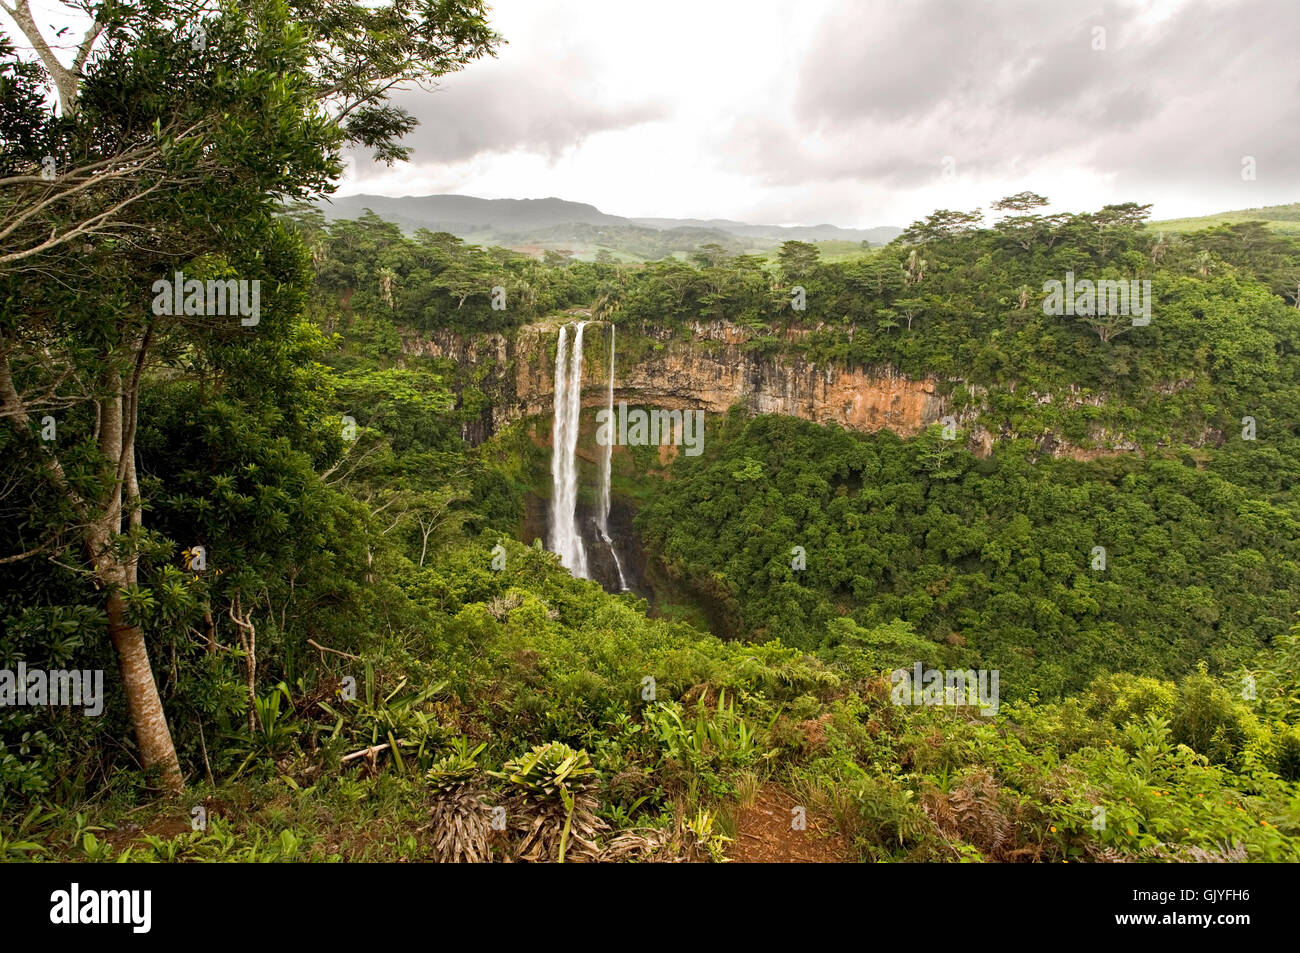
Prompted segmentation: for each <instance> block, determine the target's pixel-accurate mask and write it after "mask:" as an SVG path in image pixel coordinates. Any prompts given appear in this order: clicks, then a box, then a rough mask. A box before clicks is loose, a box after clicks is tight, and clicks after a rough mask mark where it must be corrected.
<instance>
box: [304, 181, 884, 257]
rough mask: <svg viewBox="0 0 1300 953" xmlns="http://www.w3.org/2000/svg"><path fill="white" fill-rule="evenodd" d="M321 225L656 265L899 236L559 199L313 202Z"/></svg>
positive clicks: (379, 198) (362, 197) (879, 241)
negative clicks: (653, 213) (706, 248)
mask: <svg viewBox="0 0 1300 953" xmlns="http://www.w3.org/2000/svg"><path fill="white" fill-rule="evenodd" d="M320 208H321V210H322V211H323V212H324V213H325V217H326V218H327V219H330V220H333V219H339V218H342V219H354V218H357V217H359V216H360V215H361V214H362V213H363V212H364V211H365V210H366V209H370V210H371V211H373V212H374V213H375V214H376V215H378V216H379V217H380V218H382V219H384V220H386V221H389V222H392V223H393V224H395V225H397V226H399V227H400V228H402V229H403V230H404V231H407V232H414V231H415V230H416V229H420V228H427V229H429V230H430V231H434V232H450V233H452V234H453V235H456V236H458V237H460V238H463V239H464V240H466V241H470V242H477V243H483V244H497V245H505V246H509V247H525V248H558V247H561V246H564V247H567V248H569V249H571V250H573V251H575V252H577V253H580V254H581V253H588V254H590V253H594V252H595V251H598V250H600V249H602V248H603V249H606V250H608V251H611V252H613V253H616V254H618V255H619V256H620V257H627V258H660V257H663V256H664V255H668V254H673V253H674V252H679V251H690V250H693V249H694V248H696V247H698V246H699V245H702V244H705V243H706V242H717V243H718V244H721V245H723V246H724V247H726V248H728V249H729V250H731V251H733V252H736V253H739V252H743V251H760V250H764V249H766V248H770V247H771V246H772V245H774V244H779V243H780V242H783V241H788V240H791V239H797V240H799V241H806V242H850V243H853V244H858V243H860V242H864V241H866V242H870V243H871V244H873V245H881V244H884V243H886V242H889V241H891V240H892V239H893V238H894V237H895V236H897V235H898V234H899V233H900V232H901V231H902V229H899V228H895V227H893V226H887V225H886V226H879V227H876V228H840V227H839V226H837V225H797V226H783V225H751V224H749V223H747V222H736V221H731V220H728V219H678V218H625V217H624V216H621V215H609V214H607V213H605V212H602V211H601V210H600V209H598V208H596V207H595V206H594V205H588V204H586V203H585V202H569V201H566V200H564V199H557V198H546V199H481V198H475V197H474V196H470V195H412V196H402V197H399V198H395V197H392V196H386V195H348V196H343V197H341V198H340V197H335V198H332V199H328V200H322V201H321V202H320Z"/></svg>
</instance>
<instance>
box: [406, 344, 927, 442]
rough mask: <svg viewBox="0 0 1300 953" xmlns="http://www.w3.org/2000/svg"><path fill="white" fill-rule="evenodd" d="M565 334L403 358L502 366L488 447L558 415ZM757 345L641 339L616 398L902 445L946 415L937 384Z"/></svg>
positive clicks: (604, 347)
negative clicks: (853, 433) (767, 418)
mask: <svg viewBox="0 0 1300 953" xmlns="http://www.w3.org/2000/svg"><path fill="white" fill-rule="evenodd" d="M557 328H558V326H557V325H531V326H528V327H525V328H521V329H520V331H519V333H518V335H517V336H516V338H515V340H514V341H510V340H509V339H507V338H505V337H504V336H502V335H499V334H486V335H481V336H477V337H473V338H469V339H466V338H462V337H460V336H458V335H455V334H451V333H450V332H442V331H437V332H426V333H423V334H418V335H417V334H411V335H408V336H406V337H405V338H404V339H403V351H404V353H407V354H412V355H417V354H418V355H425V356H431V357H445V358H450V359H452V360H455V361H456V362H457V363H459V364H462V365H470V366H474V365H479V364H482V363H483V362H485V361H491V362H493V364H494V365H495V367H496V368H497V375H498V377H497V379H496V385H497V390H498V393H496V394H493V395H492V396H493V406H492V408H491V410H490V412H489V415H490V419H485V420H484V421H482V429H483V430H484V431H485V432H484V433H482V434H479V435H478V436H479V438H480V439H482V438H484V437H486V436H488V435H490V434H491V433H494V432H495V431H496V430H498V429H499V428H500V427H502V426H504V425H506V424H508V423H510V422H512V421H514V420H518V419H520V418H523V417H529V416H533V415H537V414H549V413H550V412H551V408H552V401H553V398H554V381H553V380H552V378H553V376H554V361H555V341H556V334H557ZM593 331H595V332H597V333H592V332H593ZM600 331H601V326H600V325H599V324H596V325H595V326H594V327H592V328H590V329H589V330H588V332H587V334H588V337H587V345H586V348H585V352H584V353H585V365H584V387H583V397H582V404H583V406H584V407H603V406H604V405H605V400H606V386H607V383H606V382H607V380H608V374H609V365H608V354H609V351H608V346H609V345H608V341H609V339H608V337H606V336H605V335H604V334H603V333H600ZM749 336H750V334H749V332H748V330H747V329H745V328H741V327H738V326H736V325H731V324H728V323H725V322H713V323H709V324H697V325H695V326H694V327H693V328H692V337H691V339H689V340H682V339H668V340H663V339H660V340H657V341H655V343H654V346H653V348H651V349H646V348H645V347H644V344H645V340H644V339H641V340H640V341H639V342H638V344H639V346H640V348H641V349H642V350H645V351H646V353H644V354H637V355H632V356H630V359H629V356H628V355H624V354H621V353H620V354H619V355H618V356H617V363H618V370H617V373H616V376H615V389H614V399H615V401H616V402H618V401H626V402H627V403H628V404H629V405H632V406H645V407H662V408H666V409H669V410H678V409H680V410H687V409H698V410H704V411H706V412H708V413H725V412H726V411H727V410H728V409H729V408H730V407H732V406H733V405H735V404H741V405H743V406H745V407H747V408H748V409H749V410H751V411H752V412H754V413H764V414H787V415H790V416H795V417H802V418H804V419H805V420H811V421H814V422H816V423H837V424H839V425H840V426H842V427H844V428H845V429H848V430H860V431H876V430H882V429H884V430H892V431H893V432H894V433H897V434H899V435H900V436H911V435H913V434H915V433H917V432H919V431H921V430H923V429H924V428H925V427H927V426H929V425H930V424H933V423H936V422H938V421H939V420H940V419H941V418H942V417H943V416H944V415H945V414H946V413H947V401H946V399H945V398H944V397H942V396H940V394H939V393H938V388H939V386H940V382H939V381H938V380H935V379H920V380H916V379H913V378H909V377H906V376H904V375H901V374H898V373H895V372H893V371H892V370H891V369H889V368H879V369H847V368H834V367H822V366H818V365H816V364H811V363H807V362H804V361H802V360H798V359H790V358H788V357H784V356H776V357H768V356H761V355H758V354H755V353H754V352H752V351H750V350H747V349H746V348H745V347H744V343H745V341H747V340H748V338H749ZM634 346H636V345H634ZM467 436H468V435H467Z"/></svg>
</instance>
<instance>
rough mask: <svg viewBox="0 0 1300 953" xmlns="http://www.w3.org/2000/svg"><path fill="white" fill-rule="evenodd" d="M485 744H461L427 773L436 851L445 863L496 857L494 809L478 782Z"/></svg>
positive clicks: (476, 860)
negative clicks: (493, 842)
mask: <svg viewBox="0 0 1300 953" xmlns="http://www.w3.org/2000/svg"><path fill="white" fill-rule="evenodd" d="M483 748H484V746H483V745H479V746H478V747H477V748H475V749H474V750H473V751H470V750H469V748H468V746H467V745H465V744H460V745H458V746H457V748H456V750H454V751H453V752H452V753H451V754H449V755H447V756H446V757H443V758H440V759H438V760H437V761H435V762H434V763H433V766H432V767H431V768H429V771H428V773H427V774H426V775H425V780H426V781H427V782H428V784H429V818H430V827H431V828H432V830H433V838H434V840H433V852H434V856H435V858H436V859H437V860H439V861H442V862H445V863H468V864H483V863H488V862H489V861H490V860H491V859H492V849H491V846H490V844H489V841H490V840H491V837H492V823H491V816H492V812H491V809H490V808H489V807H488V806H487V804H485V803H484V800H483V799H484V797H485V796H486V795H485V792H484V791H483V790H482V789H481V788H480V787H479V785H478V777H479V769H478V764H477V762H476V759H477V758H478V755H479V753H480V752H481V751H482V750H483Z"/></svg>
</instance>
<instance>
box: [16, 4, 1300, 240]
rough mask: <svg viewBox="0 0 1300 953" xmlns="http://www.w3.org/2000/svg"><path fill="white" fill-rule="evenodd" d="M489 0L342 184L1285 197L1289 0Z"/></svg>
mask: <svg viewBox="0 0 1300 953" xmlns="http://www.w3.org/2000/svg"><path fill="white" fill-rule="evenodd" d="M34 6H36V7H37V8H38V9H40V8H41V7H46V8H49V7H54V6H57V4H56V3H54V2H53V0H39V2H37V3H35V4H34ZM491 6H492V13H491V19H492V22H493V24H494V26H495V27H496V29H497V30H498V32H500V33H502V34H503V35H504V37H505V38H506V40H507V43H506V45H504V46H503V47H502V48H501V50H500V53H499V56H498V58H497V59H495V60H487V61H482V62H479V63H475V64H472V65H471V66H470V67H468V69H466V70H465V71H464V72H462V73H459V74H454V75H452V76H450V77H447V78H446V80H445V81H444V82H443V83H442V85H441V86H440V87H439V88H438V89H437V90H435V91H422V90H412V91H408V92H404V93H400V94H399V95H398V97H397V98H398V101H399V103H400V104H401V105H403V106H405V107H406V108H407V109H409V110H410V111H411V112H412V113H414V114H415V115H416V116H417V117H418V118H419V119H420V120H421V125H420V128H419V129H417V130H416V131H415V133H414V134H413V135H412V136H411V137H410V139H409V143H410V144H411V145H412V146H414V149H415V152H414V156H413V158H412V160H411V162H409V163H407V164H404V165H399V166H395V167H393V168H391V169H390V168H387V167H385V166H383V165H376V164H374V163H372V162H370V161H369V160H368V158H367V157H366V156H359V157H358V161H357V163H356V167H355V174H354V175H349V177H348V181H346V182H345V184H344V186H343V188H342V189H341V190H340V192H341V194H352V193H356V192H372V193H382V194H386V195H423V194H429V193H436V192H457V193H462V194H467V195H478V196H483V197H487V198H543V197H547V196H557V197H560V198H565V199H571V200H574V201H582V202H589V203H591V204H593V205H596V206H598V207H599V208H600V209H602V210H603V211H606V212H611V213H614V214H619V215H628V216H672V217H683V218H685V217H692V218H715V217H716V218H733V219H741V220H745V221H750V222H761V223H765V224H818V223H823V222H829V223H832V224H836V225H844V226H863V227H865V226H871V225H884V224H891V225H906V224H908V223H909V222H911V221H913V220H915V219H917V218H920V217H922V216H924V215H926V214H928V213H929V212H931V211H933V210H934V209H936V208H955V209H972V208H976V207H983V208H987V207H988V205H989V203H990V202H992V201H993V200H995V199H997V198H999V197H1001V196H1004V195H1007V194H1010V193H1012V192H1017V191H1021V190H1023V189H1031V190H1033V191H1036V192H1039V193H1041V194H1044V195H1047V196H1049V197H1050V198H1051V199H1052V207H1053V209H1054V210H1074V211H1078V210H1086V209H1095V208H1099V207H1100V206H1102V205H1104V204H1107V203H1111V202H1123V201H1140V202H1151V203H1153V204H1154V206H1155V208H1154V214H1155V216H1156V217H1158V218H1170V217H1177V216H1183V215H1197V214H1205V213H1210V212H1216V211H1222V210H1226V209H1232V208H1248V207H1255V206H1261V205H1270V204H1279V203H1283V202H1291V201H1297V200H1300V39H1298V38H1300V0H655V2H653V3H643V2H637V3H633V2H631V0H496V2H493V3H492V4H491ZM1102 31H1104V32H1102ZM1246 157H1252V158H1253V165H1254V173H1255V174H1254V178H1253V179H1247V178H1244V177H1243V171H1242V170H1243V162H1244V161H1246Z"/></svg>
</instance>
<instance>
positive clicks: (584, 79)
mask: <svg viewBox="0 0 1300 953" xmlns="http://www.w3.org/2000/svg"><path fill="white" fill-rule="evenodd" d="M393 101H394V103H395V104H396V105H398V106H401V107H402V108H404V109H406V110H407V111H408V112H410V113H411V114H412V115H413V116H415V117H416V118H417V119H418V120H420V125H419V127H418V128H417V129H416V130H415V132H414V133H412V134H411V136H410V137H409V138H408V140H407V144H408V145H411V146H414V147H415V153H416V158H417V160H418V161H420V162H430V161H433V162H455V161H458V160H462V159H470V158H473V157H475V156H477V155H481V154H483V153H486V152H511V151H513V150H516V149H522V150H524V151H528V152H536V153H539V154H542V155H545V156H547V157H548V158H551V159H554V158H557V157H559V156H560V155H562V154H563V153H564V152H565V151H566V150H568V149H571V148H572V147H574V146H576V145H578V144H580V143H581V142H582V141H583V140H584V139H586V138H587V137H588V136H590V135H592V134H593V133H598V132H605V131H609V130H616V129H625V128H628V127H631V126H635V125H639V124H641V123H644V122H650V121H652V120H655V119H659V118H662V117H664V116H666V115H667V114H668V108H667V106H665V105H664V104H663V103H659V102H655V101H654V100H652V99H648V98H647V99H641V100H639V101H636V102H614V103H610V102H605V101H604V100H603V89H602V84H601V82H600V79H599V77H598V76H594V75H592V73H591V71H590V67H589V65H588V63H587V62H586V60H584V58H583V57H581V56H579V55H575V54H563V53H560V54H547V55H540V56H534V57H533V58H532V62H529V61H528V60H527V59H525V58H522V57H520V58H513V57H512V58H511V59H510V61H509V62H508V63H507V62H491V63H484V64H476V65H474V66H471V67H470V68H469V69H468V70H466V71H465V72H463V73H460V74H457V75H454V76H452V77H449V78H448V80H447V83H446V85H445V86H443V87H440V88H439V89H437V90H435V91H433V92H427V91H424V90H407V91H403V92H401V93H398V94H397V95H395V96H394V97H393Z"/></svg>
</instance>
